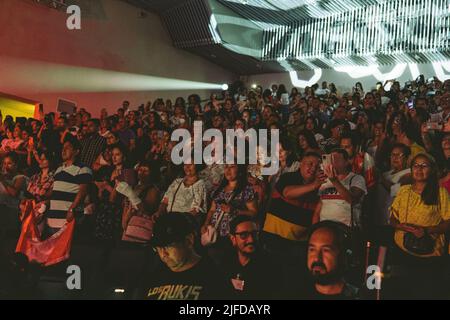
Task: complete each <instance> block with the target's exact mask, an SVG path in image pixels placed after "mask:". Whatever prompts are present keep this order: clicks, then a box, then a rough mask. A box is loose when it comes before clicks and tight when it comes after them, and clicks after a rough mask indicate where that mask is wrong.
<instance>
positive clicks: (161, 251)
mask: <svg viewBox="0 0 450 320" xmlns="http://www.w3.org/2000/svg"><path fill="white" fill-rule="evenodd" d="M195 241H196V231H195V226H194V223H193V221H192V220H190V219H189V217H188V216H187V215H185V214H182V213H167V214H164V215H162V216H161V217H159V218H158V220H156V222H155V225H154V226H153V236H152V239H151V241H150V244H151V246H152V247H153V250H154V251H155V252H156V253H157V255H158V256H159V258H160V260H161V262H163V263H162V264H158V266H157V267H156V270H149V272H148V274H146V275H145V276H144V278H143V279H142V281H141V282H140V283H141V284H142V285H141V286H140V287H139V288H138V289H137V290H136V293H135V298H137V299H146V300H216V299H225V298H227V297H228V295H229V293H230V292H231V289H230V286H229V285H227V283H226V281H225V278H224V276H223V274H221V273H220V272H219V271H218V270H217V268H216V267H215V266H214V264H213V263H212V262H211V261H210V260H209V259H207V258H205V257H201V256H200V255H199V254H198V253H197V252H196V250H195Z"/></svg>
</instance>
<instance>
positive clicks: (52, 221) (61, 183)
mask: <svg viewBox="0 0 450 320" xmlns="http://www.w3.org/2000/svg"><path fill="white" fill-rule="evenodd" d="M54 179H55V181H54V183H53V192H52V197H51V200H50V210H49V211H48V213H47V223H48V225H49V227H51V228H61V227H62V226H63V225H64V224H65V222H66V216H67V211H68V210H69V208H70V206H71V205H72V203H73V202H74V201H75V198H76V196H77V194H78V192H79V191H80V184H88V183H90V182H91V181H92V171H91V169H89V168H88V167H86V166H84V165H82V164H81V163H74V164H72V165H71V166H67V167H66V166H64V165H63V166H61V167H59V168H58V169H57V170H56V172H55V175H54Z"/></svg>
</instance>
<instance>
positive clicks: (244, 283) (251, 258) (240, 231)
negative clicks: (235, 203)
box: [225, 215, 284, 300]
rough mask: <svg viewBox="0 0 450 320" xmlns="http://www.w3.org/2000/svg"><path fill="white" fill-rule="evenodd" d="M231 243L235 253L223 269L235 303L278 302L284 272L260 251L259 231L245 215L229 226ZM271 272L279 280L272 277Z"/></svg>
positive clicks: (238, 217) (274, 261)
mask: <svg viewBox="0 0 450 320" xmlns="http://www.w3.org/2000/svg"><path fill="white" fill-rule="evenodd" d="M230 240H231V243H232V244H233V247H234V249H235V251H236V254H235V255H234V257H233V258H231V259H229V260H228V261H227V263H226V266H225V273H226V275H227V279H228V281H229V282H230V284H232V286H233V289H234V292H235V293H236V297H237V298H238V299H245V300H247V299H251V300H257V299H275V298H279V297H280V294H281V291H282V287H283V281H282V276H283V275H284V272H282V271H281V269H280V268H281V266H280V265H278V263H277V262H276V260H275V259H271V258H270V256H269V255H268V254H267V253H266V252H265V251H264V250H263V249H262V248H261V247H260V241H259V227H258V224H257V223H256V221H255V220H254V219H253V218H252V217H250V216H246V215H239V216H237V217H236V218H234V219H233V220H232V221H231V222H230ZM274 272H276V274H278V276H273V275H274Z"/></svg>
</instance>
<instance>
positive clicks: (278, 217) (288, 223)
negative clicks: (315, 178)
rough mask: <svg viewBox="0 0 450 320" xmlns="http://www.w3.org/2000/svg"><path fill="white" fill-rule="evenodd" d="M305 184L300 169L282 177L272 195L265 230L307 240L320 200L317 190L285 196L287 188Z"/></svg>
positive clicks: (287, 237)
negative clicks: (308, 229)
mask: <svg viewBox="0 0 450 320" xmlns="http://www.w3.org/2000/svg"><path fill="white" fill-rule="evenodd" d="M304 184H305V182H304V180H303V177H302V176H301V174H300V172H299V171H297V172H288V173H285V174H283V175H282V176H281V177H280V179H279V181H278V183H277V184H276V186H275V189H274V190H273V192H272V195H271V197H272V199H271V204H270V206H269V209H268V211H267V214H266V219H265V222H264V228H263V230H264V231H265V232H267V233H271V234H273V235H276V236H279V237H281V238H284V239H287V240H292V241H304V240H306V233H307V228H308V227H310V226H311V223H312V216H313V213H314V209H315V208H316V206H317V204H318V202H319V196H318V195H317V191H313V192H310V193H307V194H305V195H303V196H300V197H298V198H297V199H288V198H285V197H284V196H283V192H284V189H285V188H287V187H289V186H300V185H304Z"/></svg>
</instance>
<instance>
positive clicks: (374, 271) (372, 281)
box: [366, 265, 383, 290]
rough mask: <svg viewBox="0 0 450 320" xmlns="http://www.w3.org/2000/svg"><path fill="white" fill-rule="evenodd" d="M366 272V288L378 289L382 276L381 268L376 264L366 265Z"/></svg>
mask: <svg viewBox="0 0 450 320" xmlns="http://www.w3.org/2000/svg"><path fill="white" fill-rule="evenodd" d="M366 274H367V275H369V276H368V277H367V280H366V286H367V289H369V290H380V289H381V279H382V277H383V273H382V272H381V268H380V267H379V266H377V265H370V266H368V267H367V270H366Z"/></svg>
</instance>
